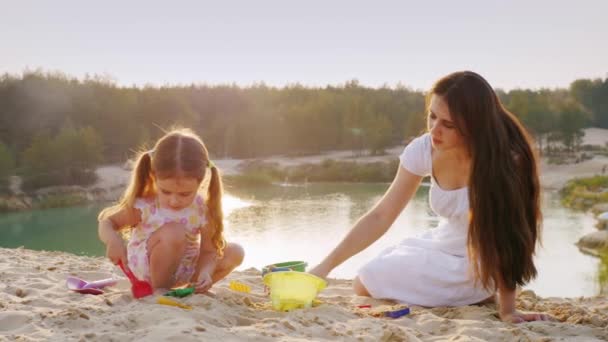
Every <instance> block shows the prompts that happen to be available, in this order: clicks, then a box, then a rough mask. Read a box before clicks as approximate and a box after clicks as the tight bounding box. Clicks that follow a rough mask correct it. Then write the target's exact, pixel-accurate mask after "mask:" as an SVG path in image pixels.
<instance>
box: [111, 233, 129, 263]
mask: <svg viewBox="0 0 608 342" xmlns="http://www.w3.org/2000/svg"><path fill="white" fill-rule="evenodd" d="M106 256H107V257H108V259H110V261H112V263H113V264H114V265H117V264H118V262H119V261H122V264H123V265H125V266H127V265H128V262H127V247H125V244H124V242H123V239H122V238H121V237H120V236H118V235H116V236H115V237H114V238H112V239H110V240H109V241H108V244H107V245H106Z"/></svg>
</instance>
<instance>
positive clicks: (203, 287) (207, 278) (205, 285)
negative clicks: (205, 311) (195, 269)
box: [194, 272, 213, 293]
mask: <svg viewBox="0 0 608 342" xmlns="http://www.w3.org/2000/svg"><path fill="white" fill-rule="evenodd" d="M211 285H213V279H211V275H209V273H207V272H203V273H201V274H200V275H199V276H198V282H197V283H196V284H195V290H194V293H205V292H207V291H208V290H209V289H210V288H211Z"/></svg>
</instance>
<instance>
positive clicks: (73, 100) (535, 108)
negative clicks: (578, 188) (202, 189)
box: [0, 71, 608, 189]
mask: <svg viewBox="0 0 608 342" xmlns="http://www.w3.org/2000/svg"><path fill="white" fill-rule="evenodd" d="M497 92H498V94H499V96H500V98H501V100H502V101H503V103H504V104H505V106H506V107H507V108H508V109H509V110H511V111H512V112H514V114H516V115H517V116H519V117H520V118H521V120H522V121H523V122H524V124H525V125H526V126H527V127H528V129H529V130H530V131H531V132H532V133H533V134H534V135H535V136H536V138H537V139H538V141H540V142H541V143H542V142H543V141H556V140H558V141H560V142H562V143H563V145H564V146H566V148H568V149H572V148H575V146H576V144H577V142H579V143H580V137H581V129H582V128H583V127H586V126H596V127H603V128H608V79H594V80H588V79H581V80H577V81H575V82H573V83H572V84H571V85H570V87H569V88H568V89H541V90H526V89H517V90H511V91H508V92H505V91H501V90H497ZM424 96H425V94H424V93H423V92H421V91H415V90H412V89H410V88H407V87H403V86H397V87H388V86H387V87H381V88H369V87H365V86H362V85H360V84H359V83H358V82H357V81H356V80H352V81H348V82H346V83H345V84H343V85H339V86H327V87H317V88H310V87H304V86H301V85H299V84H293V85H289V86H285V87H282V88H277V87H270V86H267V85H265V84H263V83H261V84H256V85H253V86H248V87H239V86H236V85H204V84H197V85H188V86H181V85H180V86H162V87H152V86H147V87H134V86H133V87H119V86H117V85H115V84H114V83H113V82H112V81H109V80H107V79H104V78H102V77H87V78H85V79H82V80H79V79H75V78H72V77H69V76H67V75H65V74H61V73H44V72H40V71H35V72H25V73H23V74H22V75H10V74H4V75H3V76H2V77H1V78H0V182H3V183H2V185H1V186H3V187H6V185H7V182H6V180H7V179H8V176H9V175H13V174H18V175H20V176H22V178H23V179H24V182H25V183H24V185H25V187H26V188H30V189H32V188H38V187H42V186H48V185H61V184H78V183H80V184H86V183H89V182H91V181H93V180H94V177H93V173H92V172H93V170H94V168H95V167H96V166H98V165H99V164H100V163H116V162H124V161H125V160H126V159H127V158H128V157H130V156H132V154H133V151H134V150H135V149H137V148H139V147H142V146H145V145H146V144H150V143H151V142H153V141H154V140H155V139H156V138H157V137H158V136H160V135H162V134H163V129H167V128H170V127H171V126H181V127H189V128H192V129H193V130H195V131H196V132H197V133H199V134H200V135H201V137H202V138H203V140H204V141H205V143H206V144H207V146H208V148H209V150H210V153H211V154H212V157H213V158H226V157H232V158H252V157H263V156H268V155H276V154H287V155H303V154H315V153H319V152H323V151H327V150H334V149H353V150H361V151H363V150H368V151H369V152H370V153H372V154H375V153H382V151H383V150H384V149H385V148H386V147H388V146H392V145H395V144H402V143H404V140H405V139H408V138H409V137H412V136H415V135H417V134H419V133H420V132H421V131H422V130H423V129H424V125H425V113H424V103H425V97H424ZM541 149H542V145H541Z"/></svg>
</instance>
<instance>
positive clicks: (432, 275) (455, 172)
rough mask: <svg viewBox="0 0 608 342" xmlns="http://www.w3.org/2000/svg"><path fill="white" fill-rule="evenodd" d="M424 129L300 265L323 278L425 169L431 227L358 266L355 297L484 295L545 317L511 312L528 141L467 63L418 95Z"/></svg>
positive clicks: (408, 193) (532, 237) (530, 157)
mask: <svg viewBox="0 0 608 342" xmlns="http://www.w3.org/2000/svg"><path fill="white" fill-rule="evenodd" d="M427 107H428V116H427V120H428V121H427V122H428V133H426V134H424V135H422V136H420V137H418V138H416V139H414V140H413V141H412V142H411V143H410V144H409V145H408V146H407V147H406V148H405V150H404V151H403V153H402V155H401V157H400V160H401V167H400V168H399V171H398V172H397V175H396V176H395V179H394V181H393V183H392V184H391V186H390V188H389V189H388V190H387V192H386V194H385V195H384V197H383V198H382V199H381V200H380V202H379V203H378V204H377V205H376V206H375V207H374V208H373V209H372V210H371V211H369V212H368V213H367V214H365V215H364V216H363V217H362V218H361V219H360V220H359V221H358V222H357V223H356V224H355V226H354V227H353V229H352V230H351V232H350V233H349V234H348V235H347V236H346V238H344V240H343V241H342V242H341V243H340V244H339V245H338V246H337V247H336V248H335V249H334V251H333V252H332V253H331V254H329V255H328V256H327V257H326V258H325V259H324V260H323V261H322V262H321V264H319V265H318V266H317V267H315V268H314V269H312V270H311V271H310V272H311V273H313V274H316V275H318V276H321V277H326V276H327V275H328V274H329V272H331V270H332V269H333V268H335V267H336V266H338V265H340V264H341V263H342V262H344V261H345V260H347V259H348V258H350V257H351V256H352V255H354V254H356V253H358V252H360V251H361V250H363V249H365V248H366V247H367V246H369V245H371V244H372V243H373V242H374V241H376V240H377V239H378V238H380V237H381V236H382V235H383V234H384V233H386V231H387V230H388V228H389V227H390V226H391V225H392V223H393V222H394V221H395V219H396V218H397V216H398V215H399V213H400V212H401V211H402V210H403V208H404V207H405V206H406V205H407V203H408V202H409V200H410V199H411V198H412V196H413V195H414V193H415V192H416V189H417V188H418V186H419V185H420V181H421V180H422V178H423V177H424V176H431V187H430V189H429V193H430V196H429V200H430V204H431V208H432V209H433V211H434V212H435V213H437V214H438V215H439V216H440V217H441V221H440V222H441V223H440V224H439V226H438V227H437V228H435V229H432V230H430V231H427V232H425V233H424V234H421V235H419V236H416V237H411V238H408V239H405V240H404V241H402V242H401V243H400V244H398V245H396V246H394V247H391V248H389V249H387V250H385V251H384V252H382V253H381V254H380V255H379V256H378V257H377V258H376V259H374V260H372V261H370V262H369V263H368V264H367V265H365V266H363V268H361V270H360V271H359V275H358V277H356V278H355V280H354V290H355V292H356V293H357V294H359V295H364V296H372V297H377V298H389V299H395V300H399V301H403V302H406V303H409V304H415V305H422V306H430V307H433V306H459V305H468V304H474V303H478V302H482V301H485V300H488V299H493V298H494V294H495V292H498V295H499V296H498V303H499V314H500V317H501V318H502V319H503V320H505V321H509V322H522V321H530V320H546V319H548V316H546V315H541V314H531V313H528V314H524V313H521V312H518V311H516V310H515V289H516V287H517V286H519V285H524V284H525V283H527V282H528V281H530V280H531V279H533V278H534V277H535V276H536V267H535V266H534V260H533V256H534V251H535V247H536V243H537V241H538V239H539V236H540V222H541V215H540V204H539V192H540V189H539V180H538V173H537V167H536V159H535V155H534V152H533V148H532V145H531V143H530V139H529V137H528V135H527V133H526V131H525V129H524V128H523V127H522V126H521V124H520V123H519V121H518V120H517V118H515V116H513V114H511V113H509V112H508V111H507V110H506V109H505V108H504V107H503V106H502V104H501V103H500V101H499V99H498V97H497V96H496V93H495V92H494V90H493V89H492V87H491V86H490V85H489V84H488V82H487V81H486V80H484V79H483V78H482V77H481V76H479V75H478V74H476V73H473V72H470V71H464V72H456V73H453V74H450V75H447V76H446V77H444V78H442V79H440V80H439V81H438V82H437V83H436V84H435V86H434V87H433V88H432V90H431V92H430V94H429V97H428V99H427Z"/></svg>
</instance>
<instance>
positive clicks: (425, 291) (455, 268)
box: [359, 133, 492, 306]
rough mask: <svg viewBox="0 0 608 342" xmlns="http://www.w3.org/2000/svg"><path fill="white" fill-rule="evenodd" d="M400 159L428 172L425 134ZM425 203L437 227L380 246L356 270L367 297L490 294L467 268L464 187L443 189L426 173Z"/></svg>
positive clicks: (455, 302) (417, 299) (444, 300)
mask: <svg viewBox="0 0 608 342" xmlns="http://www.w3.org/2000/svg"><path fill="white" fill-rule="evenodd" d="M400 161H401V167H403V168H405V169H406V170H408V171H409V172H411V173H413V174H416V175H419V176H428V175H432V158H431V137H430V135H429V134H428V133H427V134H424V135H422V136H420V137H418V138H416V139H414V140H413V141H412V142H411V143H410V144H408V145H407V146H406V147H405V150H404V151H403V153H402V154H401V156H400ZM429 202H430V205H431V209H432V210H433V211H434V212H435V213H436V214H437V215H438V216H439V217H440V218H441V219H440V222H439V224H438V226H437V227H436V228H433V229H430V230H428V231H426V232H424V233H422V234H420V235H418V236H415V237H410V238H407V239H405V240H403V241H402V242H401V243H400V244H398V245H396V246H393V247H390V248H387V249H386V250H384V251H383V252H382V253H380V255H378V256H377V257H376V258H375V259H373V260H371V261H370V262H369V263H368V264H366V265H365V266H363V267H362V268H361V269H360V270H359V279H360V280H361V282H362V283H363V285H364V286H365V288H366V289H367V290H368V291H369V293H370V294H371V295H372V297H375V298H388V299H394V300H398V301H400V302H404V303H408V304H412V305H422V306H461V305H468V304H473V303H477V302H480V301H482V300H484V299H486V298H488V297H490V296H491V295H492V292H489V291H487V290H485V289H483V288H482V287H481V286H480V285H478V284H477V285H476V284H475V282H474V279H473V276H472V272H471V270H470V267H469V259H468V256H467V247H466V246H467V245H466V244H467V230H468V217H469V199H468V193H467V188H460V189H456V190H443V189H442V188H441V187H439V185H438V184H437V182H435V179H434V178H433V177H432V176H431V186H430V189H429Z"/></svg>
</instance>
